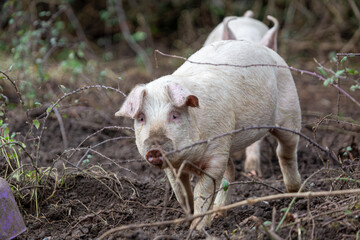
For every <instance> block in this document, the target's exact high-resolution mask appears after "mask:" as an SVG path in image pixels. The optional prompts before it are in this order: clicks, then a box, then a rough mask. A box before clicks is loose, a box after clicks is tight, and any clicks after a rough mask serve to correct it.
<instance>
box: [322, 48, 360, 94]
mask: <svg viewBox="0 0 360 240" xmlns="http://www.w3.org/2000/svg"><path fill="white" fill-rule="evenodd" d="M355 56H358V55H357V54H354V53H349V54H335V53H331V54H330V55H329V57H330V62H336V63H337V66H338V67H337V70H336V71H334V70H332V69H328V68H325V67H323V66H321V65H320V66H319V67H318V68H317V69H318V70H319V72H320V74H321V75H322V76H323V77H325V78H326V80H325V81H324V86H325V87H326V86H328V85H329V84H338V83H339V80H346V81H350V82H351V86H350V91H356V90H359V89H360V81H359V71H358V70H357V69H353V68H350V67H348V66H347V65H349V59H350V58H353V57H355Z"/></svg>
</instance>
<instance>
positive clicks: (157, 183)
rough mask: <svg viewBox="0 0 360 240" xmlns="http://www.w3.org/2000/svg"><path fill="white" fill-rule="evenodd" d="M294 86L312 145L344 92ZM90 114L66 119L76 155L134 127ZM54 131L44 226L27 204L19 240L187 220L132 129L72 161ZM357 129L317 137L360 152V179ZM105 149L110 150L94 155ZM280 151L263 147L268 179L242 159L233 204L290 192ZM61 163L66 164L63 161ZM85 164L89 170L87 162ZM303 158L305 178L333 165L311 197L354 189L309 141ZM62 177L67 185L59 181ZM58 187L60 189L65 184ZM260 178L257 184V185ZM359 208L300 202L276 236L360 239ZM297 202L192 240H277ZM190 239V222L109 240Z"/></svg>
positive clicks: (91, 235)
mask: <svg viewBox="0 0 360 240" xmlns="http://www.w3.org/2000/svg"><path fill="white" fill-rule="evenodd" d="M295 79H296V83H297V87H298V92H299V96H300V101H301V105H302V109H303V133H304V134H305V135H307V136H310V137H312V136H313V135H314V131H313V129H312V127H313V126H314V124H313V123H316V122H318V121H319V119H321V118H322V117H324V116H326V115H327V114H328V113H331V112H336V101H335V102H332V101H333V100H334V99H336V98H337V92H336V91H334V90H332V89H326V88H324V87H323V86H321V85H320V84H314V82H313V81H316V80H314V79H312V80H311V81H312V82H310V80H309V81H307V80H306V79H305V80H303V81H302V80H301V79H300V78H299V76H296V74H295ZM314 93H316V94H314ZM345 106H351V105H350V104H346V105H345ZM333 108H335V109H333ZM341 109H342V111H343V112H344V114H350V115H351V114H352V111H351V109H352V108H349V109H346V108H344V107H342V108H341ZM83 110H84V111H77V113H76V114H75V113H74V112H69V109H63V110H62V114H63V116H64V115H65V114H67V116H68V117H67V118H66V119H64V127H65V131H66V134H67V138H68V140H69V146H68V147H67V149H72V148H76V147H77V146H78V145H79V143H80V142H81V141H83V140H84V139H86V138H87V137H88V136H90V135H91V134H93V133H94V132H96V131H97V130H99V129H102V128H103V127H106V126H112V125H117V126H125V125H128V126H130V123H127V122H125V123H124V122H122V120H121V119H120V120H119V119H117V120H115V119H113V118H112V117H111V115H112V113H113V112H114V109H112V110H111V109H102V111H103V112H106V115H108V116H109V117H105V116H106V115H104V114H95V113H96V112H97V111H96V110H95V108H93V107H89V108H88V109H87V110H88V111H87V110H86V109H85V107H84V109H83ZM319 110H321V111H319ZM71 111H74V109H71ZM346 111H347V112H346ZM357 117H358V116H357ZM13 119H15V120H14V123H13V125H14V126H17V127H18V128H17V129H14V130H15V131H21V129H22V127H24V124H25V119H24V117H15V116H14V117H13ZM107 119H110V120H107ZM329 119H330V118H329ZM114 122H115V124H114ZM46 126H47V129H46V131H45V132H44V136H43V139H42V143H43V144H42V145H41V148H40V149H41V150H40V156H41V157H40V160H41V161H40V163H39V164H40V165H41V166H51V165H55V167H56V169H57V171H56V172H54V174H53V178H49V179H48V180H46V184H45V185H46V186H45V188H44V190H42V191H40V193H41V196H40V201H39V202H40V206H39V208H40V214H39V216H38V217H36V212H35V210H34V206H33V202H31V203H30V202H29V201H25V200H20V202H19V205H20V206H21V212H22V213H23V216H24V220H25V222H26V226H27V231H26V232H25V233H24V234H22V235H21V236H19V237H17V238H16V239H96V238H98V237H99V236H101V235H102V234H103V233H105V232H106V231H108V230H110V229H112V228H114V227H118V226H125V225H137V224H144V223H154V222H160V221H166V220H172V219H177V218H182V217H185V215H184V213H183V211H182V209H181V207H180V206H179V204H178V203H177V201H176V199H175V197H174V195H173V194H172V192H171V190H170V187H169V184H168V181H167V179H166V177H165V175H164V173H163V172H162V171H160V170H157V169H155V168H152V167H150V166H148V165H147V164H146V163H145V161H143V160H141V158H140V156H139V154H138V153H137V149H136V146H135V143H134V138H133V133H132V131H131V130H124V129H120V130H119V129H116V128H108V129H104V130H103V131H101V132H99V133H98V134H95V135H92V137H90V138H88V139H87V141H86V142H85V143H84V144H83V146H86V147H87V149H88V148H89V147H90V146H93V149H94V151H92V152H91V151H90V152H88V153H87V152H86V149H85V150H82V151H77V152H75V154H74V155H72V156H70V154H71V153H72V152H71V151H70V152H68V153H65V154H64V153H63V152H64V147H63V144H62V143H63V140H62V137H61V134H60V129H59V122H58V121H57V119H56V117H55V116H52V117H51V118H49V119H48V121H47V123H46ZM355 127H356V126H354V127H351V126H349V125H348V124H339V123H336V122H335V123H334V122H331V121H330V120H329V121H328V122H326V121H325V120H324V123H323V124H321V125H320V126H319V127H318V128H317V131H316V141H317V142H318V143H319V144H321V145H322V146H328V147H329V149H331V150H332V151H334V152H335V153H338V152H341V151H344V150H343V149H342V148H343V147H346V146H348V145H351V144H352V143H353V148H352V149H353V150H352V152H351V153H352V155H353V158H352V159H347V158H345V160H344V161H345V162H346V163H347V166H348V167H349V168H351V169H352V171H354V169H357V172H356V171H355V172H353V174H354V175H355V176H357V179H359V173H358V168H359V148H358V146H357V145H356V142H355V141H353V135H354V134H349V133H352V132H351V131H350V130H353V129H355ZM346 129H347V130H348V131H346ZM34 131H35V130H34ZM119 137H120V138H119ZM107 140H108V142H107ZM99 143H102V144H100V145H99V146H98V147H94V145H95V144H99ZM275 147H276V143H275V141H274V139H272V138H271V137H266V138H265V140H264V141H263V142H262V158H261V164H262V165H261V167H262V172H263V177H262V178H261V179H257V178H254V177H249V176H248V175H247V174H245V173H244V172H243V162H242V159H241V158H240V159H234V160H235V164H236V170H237V171H236V182H238V184H235V185H233V186H231V187H232V202H233V203H234V202H238V201H241V200H244V199H248V198H255V197H262V196H267V195H273V194H278V193H279V192H284V191H285V187H284V184H283V182H282V175H281V172H280V168H279V164H278V163H277V158H276V156H275ZM62 153H63V154H62ZM60 154H62V156H61V158H59V157H57V156H59V155H60ZM90 155H91V156H90ZM84 156H85V158H87V159H88V161H84V158H83V157H84ZM298 158H299V170H300V173H301V175H302V178H303V179H307V178H308V177H309V176H310V175H311V174H313V173H315V172H316V171H317V170H319V169H321V168H324V167H326V166H327V165H328V164H329V167H328V168H326V169H325V170H324V171H322V172H320V173H318V174H316V175H315V176H314V177H313V178H312V179H311V181H309V182H308V184H307V185H306V188H307V189H308V190H311V191H319V190H335V189H336V190H339V189H347V188H352V187H354V186H355V185H354V184H353V183H351V182H341V181H336V180H334V179H335V178H336V177H340V176H342V173H339V171H340V170H339V171H338V172H336V171H334V169H339V168H338V167H337V166H336V165H334V164H333V162H331V161H330V159H329V158H328V157H327V156H326V155H325V154H322V153H319V151H318V149H316V148H315V147H312V146H311V145H309V144H308V142H306V141H305V140H303V139H302V140H301V142H300V146H299V151H298ZM322 158H323V161H324V162H322V160H321V159H322ZM54 159H55V160H56V161H54ZM76 165H78V168H76V167H75V166H76ZM340 172H341V171H340ZM55 176H57V177H58V179H56V178H54V177H55ZM54 179H56V181H58V183H57V184H55V182H54V181H55V180H54ZM254 179H255V180H256V181H255V182H251V181H253V180H254ZM59 182H61V183H59ZM259 182H260V184H259ZM54 185H56V186H57V188H56V189H54V188H53V186H54ZM22 193H23V194H24V192H22ZM51 194H53V195H51ZM356 201H359V196H338V197H318V198H311V199H297V200H296V201H295V204H294V205H293V206H292V208H291V210H290V213H289V214H288V216H287V218H286V220H285V223H284V224H283V227H282V228H281V229H280V230H279V231H277V234H278V235H279V236H280V237H282V238H288V239H289V238H290V239H293V238H297V237H298V234H299V231H300V233H301V234H303V236H304V237H303V239H307V238H310V237H313V239H334V236H336V239H355V234H356V233H358V230H359V226H360V222H359V216H360V211H359V205H358V202H357V203H356ZM290 202H291V199H278V200H273V201H269V202H260V203H257V204H254V205H244V206H241V207H238V208H234V209H231V210H229V211H228V215H227V217H225V218H217V219H215V220H214V221H213V222H212V225H211V227H210V228H208V229H206V230H205V231H204V232H193V233H191V236H190V239H215V238H211V237H217V239H263V238H265V239H268V238H269V237H268V236H267V235H266V233H265V231H264V230H263V228H262V226H261V224H262V223H269V222H273V223H274V224H275V226H277V224H279V221H280V220H281V216H282V214H283V209H284V208H287V207H288V206H289V204H290ZM336 209H338V210H339V211H336ZM273 211H274V213H275V214H273ZM347 211H348V212H347ZM189 233H190V231H189V229H188V223H186V222H183V223H179V224H163V225H160V226H151V227H142V228H140V227H133V228H130V229H127V230H123V231H120V232H117V233H115V234H113V235H111V237H110V238H108V239H185V238H186V237H187V236H188V235H189ZM210 236H211V237H210Z"/></svg>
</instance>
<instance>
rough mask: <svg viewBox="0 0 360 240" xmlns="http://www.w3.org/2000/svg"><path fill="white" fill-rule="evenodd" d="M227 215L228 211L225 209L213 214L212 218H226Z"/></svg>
mask: <svg viewBox="0 0 360 240" xmlns="http://www.w3.org/2000/svg"><path fill="white" fill-rule="evenodd" d="M226 216H227V212H226V211H225V210H223V211H219V212H216V213H214V214H213V215H212V220H215V219H219V218H220V219H221V218H225V217H226Z"/></svg>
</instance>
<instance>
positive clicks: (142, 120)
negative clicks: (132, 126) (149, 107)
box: [137, 113, 145, 123]
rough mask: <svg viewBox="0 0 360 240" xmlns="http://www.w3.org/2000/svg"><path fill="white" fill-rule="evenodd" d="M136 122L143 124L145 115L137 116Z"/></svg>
mask: <svg viewBox="0 0 360 240" xmlns="http://www.w3.org/2000/svg"><path fill="white" fill-rule="evenodd" d="M137 121H138V122H140V123H144V122H145V114H143V113H140V114H139V116H138V117H137Z"/></svg>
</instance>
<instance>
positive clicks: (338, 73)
mask: <svg viewBox="0 0 360 240" xmlns="http://www.w3.org/2000/svg"><path fill="white" fill-rule="evenodd" d="M344 72H345V69H342V70H338V71H337V72H336V73H335V76H336V77H339V76H341V74H343V73H344Z"/></svg>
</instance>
